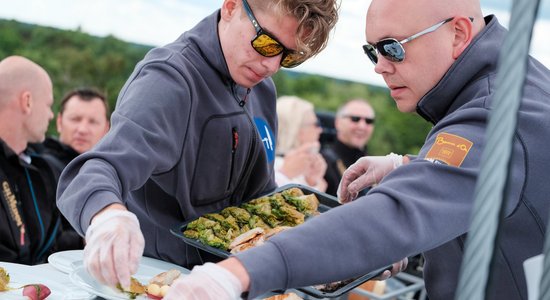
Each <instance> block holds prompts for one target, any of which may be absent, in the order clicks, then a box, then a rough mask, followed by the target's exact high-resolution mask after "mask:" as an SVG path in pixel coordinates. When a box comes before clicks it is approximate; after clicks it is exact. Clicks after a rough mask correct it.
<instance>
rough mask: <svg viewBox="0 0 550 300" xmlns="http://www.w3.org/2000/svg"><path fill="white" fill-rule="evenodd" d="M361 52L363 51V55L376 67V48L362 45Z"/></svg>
mask: <svg viewBox="0 0 550 300" xmlns="http://www.w3.org/2000/svg"><path fill="white" fill-rule="evenodd" d="M363 51H365V54H366V55H367V56H368V57H369V59H370V60H371V61H372V63H373V64H375V65H376V64H377V63H378V53H376V48H374V46H373V45H371V44H366V45H363Z"/></svg>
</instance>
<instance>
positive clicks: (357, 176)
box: [337, 153, 403, 203]
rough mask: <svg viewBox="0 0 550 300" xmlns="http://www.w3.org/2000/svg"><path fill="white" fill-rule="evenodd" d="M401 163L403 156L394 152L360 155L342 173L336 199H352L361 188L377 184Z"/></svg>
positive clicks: (342, 201) (345, 201) (346, 200)
mask: <svg viewBox="0 0 550 300" xmlns="http://www.w3.org/2000/svg"><path fill="white" fill-rule="evenodd" d="M402 164H403V156H402V155H397V154H394V153H390V154H388V155H386V156H364V157H361V158H360V159H358V160H357V161H356V162H355V163H354V164H353V165H351V166H350V167H349V168H348V169H347V170H346V171H345V172H344V175H342V180H341V181H340V185H339V186H338V192H337V195H338V201H340V203H347V202H350V201H353V200H354V199H355V198H357V195H358V194H359V192H360V191H361V190H363V189H365V188H367V187H369V186H372V185H374V184H377V183H378V182H380V181H381V180H382V178H384V176H386V175H387V174H388V173H389V172H391V171H392V170H393V169H395V168H397V167H399V166H401V165H402Z"/></svg>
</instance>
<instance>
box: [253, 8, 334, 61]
mask: <svg viewBox="0 0 550 300" xmlns="http://www.w3.org/2000/svg"><path fill="white" fill-rule="evenodd" d="M248 2H249V3H254V8H259V9H261V10H263V11H270V12H279V13H281V15H289V16H293V17H295V18H296V19H297V20H298V30H297V32H296V46H297V49H296V50H298V51H302V52H303V53H304V55H305V58H306V59H307V58H310V57H312V56H315V55H317V54H318V53H319V52H321V51H322V50H323V49H325V47H326V46H327V43H328V39H329V35H330V31H331V30H332V29H333V28H334V26H335V25H336V22H337V21H338V9H339V4H338V1H337V0H273V1H266V0H249V1H248Z"/></svg>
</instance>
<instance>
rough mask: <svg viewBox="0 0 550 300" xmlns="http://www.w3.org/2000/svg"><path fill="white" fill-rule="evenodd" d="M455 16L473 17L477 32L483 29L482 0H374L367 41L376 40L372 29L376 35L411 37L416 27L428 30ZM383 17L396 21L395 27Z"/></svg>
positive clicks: (371, 7) (369, 11) (370, 7)
mask: <svg viewBox="0 0 550 300" xmlns="http://www.w3.org/2000/svg"><path fill="white" fill-rule="evenodd" d="M454 16H466V17H472V18H474V24H475V26H474V27H475V28H476V29H475V30H474V31H475V32H476V33H477V32H479V31H480V30H481V29H482V28H483V25H484V22H483V13H482V12H481V5H480V2H479V0H461V1H455V0H372V2H371V4H370V6H369V9H368V12H367V40H368V41H369V42H375V41H374V40H371V36H369V32H376V36H385V37H398V35H403V36H405V37H408V36H409V35H411V34H412V33H416V31H414V29H413V28H421V29H425V28H427V27H429V26H431V25H433V24H435V23H437V22H440V21H441V20H444V19H447V18H450V17H454ZM381 19H387V20H389V22H394V24H395V25H394V26H393V27H394V28H388V27H387V24H386V22H380V20H381ZM399 28H400V30H398V29H399ZM411 30H412V31H413V32H411ZM386 34H387V35H386ZM373 37H374V36H373Z"/></svg>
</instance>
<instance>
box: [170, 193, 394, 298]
mask: <svg viewBox="0 0 550 300" xmlns="http://www.w3.org/2000/svg"><path fill="white" fill-rule="evenodd" d="M292 188H299V189H300V190H302V192H303V193H304V194H305V195H309V194H315V196H316V197H317V199H318V200H319V206H318V211H319V213H324V212H326V211H328V210H330V209H332V208H334V207H337V206H339V205H340V204H339V203H338V201H337V199H336V198H335V197H333V196H331V195H328V194H326V193H322V192H319V191H317V190H315V189H312V188H310V187H307V186H304V185H300V184H289V185H285V186H282V187H279V188H277V189H276V190H275V191H273V192H272V193H269V194H267V195H264V196H263V197H265V196H271V195H274V194H276V193H281V192H282V191H285V190H288V189H292ZM192 221H193V220H190V221H189V222H185V223H183V224H181V225H179V226H178V227H176V228H173V229H172V230H171V232H172V234H173V235H175V236H177V237H178V238H180V239H181V240H182V241H183V242H184V243H186V244H188V245H191V246H194V247H196V248H198V249H201V250H203V251H206V252H209V253H211V254H214V255H216V256H218V257H220V258H227V257H229V256H230V255H231V253H230V252H228V251H226V250H223V249H219V248H216V247H212V246H209V245H206V244H203V243H202V242H201V241H200V240H199V239H194V238H190V237H187V236H185V235H184V234H183V232H184V231H186V230H187V227H188V225H189V224H190V223H191V222H192ZM306 221H307V218H306ZM388 268H389V267H384V268H380V269H378V270H375V271H373V272H370V273H368V274H365V275H363V276H360V277H358V278H355V279H353V280H348V281H347V283H345V284H342V285H340V286H339V287H338V288H336V289H333V290H330V291H328V290H326V291H323V290H320V289H318V288H315V287H302V288H299V289H298V290H300V291H301V292H304V293H306V294H308V295H311V296H313V297H316V298H335V297H340V296H342V295H343V294H345V293H347V292H349V291H350V290H352V289H354V288H355V287H357V286H359V285H361V284H362V283H364V282H365V281H367V280H369V279H372V278H374V277H376V276H378V275H379V274H380V273H382V272H383V271H384V270H386V269H388Z"/></svg>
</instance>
